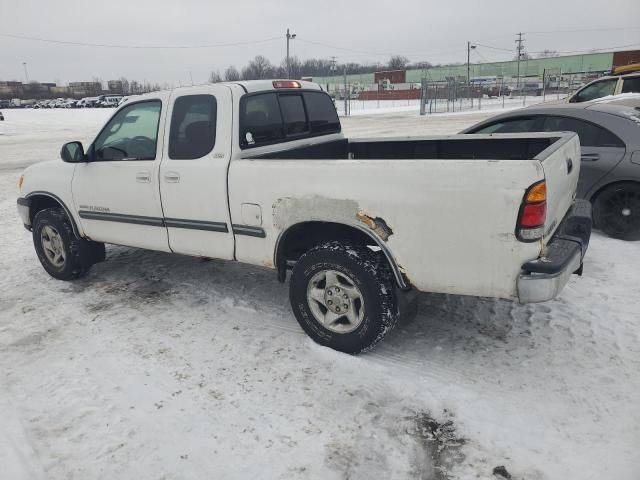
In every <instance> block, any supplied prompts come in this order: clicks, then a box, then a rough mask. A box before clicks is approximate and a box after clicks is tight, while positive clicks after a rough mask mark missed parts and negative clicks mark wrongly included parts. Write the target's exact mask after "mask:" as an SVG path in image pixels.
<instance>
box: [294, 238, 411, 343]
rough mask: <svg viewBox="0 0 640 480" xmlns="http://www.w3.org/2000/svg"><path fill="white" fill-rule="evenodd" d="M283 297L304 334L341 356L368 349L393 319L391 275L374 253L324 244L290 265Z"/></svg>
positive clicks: (395, 307) (395, 306) (395, 309)
mask: <svg viewBox="0 0 640 480" xmlns="http://www.w3.org/2000/svg"><path fill="white" fill-rule="evenodd" d="M289 296H290V300H291V306H292V308H293V312H294V314H295V316H296V319H297V320H298V323H300V326H301V327H302V328H303V329H304V331H305V332H306V333H307V334H308V335H309V336H310V337H311V338H312V339H313V340H314V341H315V342H317V343H319V344H320V345H324V346H327V347H330V348H333V349H335V350H339V351H341V352H345V353H352V354H355V353H360V352H362V351H365V350H369V349H371V348H372V347H373V346H374V345H375V344H376V343H378V342H379V341H380V340H382V339H383V338H384V336H385V335H386V334H387V333H388V332H389V331H391V329H392V328H393V327H394V326H395V325H396V323H397V321H398V317H399V311H398V303H397V299H396V296H395V294H394V284H393V275H392V274H391V271H390V269H389V266H388V264H387V262H386V259H385V258H384V256H383V255H382V254H381V253H380V252H374V251H372V250H371V249H369V248H368V247H366V246H361V245H346V244H344V243H340V242H330V243H325V244H323V245H319V246H317V247H314V248H312V249H311V250H309V251H308V252H306V253H305V254H304V255H302V256H301V257H300V259H299V260H298V261H297V262H296V265H295V267H294V269H293V273H292V275H291V283H290V286H289Z"/></svg>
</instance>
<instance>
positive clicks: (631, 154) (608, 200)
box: [461, 95, 640, 240]
mask: <svg viewBox="0 0 640 480" xmlns="http://www.w3.org/2000/svg"><path fill="white" fill-rule="evenodd" d="M557 131H571V132H576V133H577V134H578V136H579V137H580V145H581V147H582V161H581V171H580V179H579V181H578V192H577V195H578V197H580V198H586V199H587V200H589V201H590V202H591V203H592V204H593V221H594V224H595V226H596V227H597V228H599V229H600V230H602V231H603V232H604V233H606V234H607V235H609V236H611V237H614V238H619V239H623V240H640V95H639V96H638V97H634V98H622V99H619V100H607V101H597V100H596V101H592V102H584V103H562V104H552V105H540V106H532V107H529V108H523V109H519V110H514V111H511V112H508V113H503V114H501V115H497V116H495V117H492V118H490V119H488V120H485V121H483V122H480V123H478V124H476V125H474V126H472V127H470V128H468V129H466V130H463V131H462V132H461V133H520V132H557Z"/></svg>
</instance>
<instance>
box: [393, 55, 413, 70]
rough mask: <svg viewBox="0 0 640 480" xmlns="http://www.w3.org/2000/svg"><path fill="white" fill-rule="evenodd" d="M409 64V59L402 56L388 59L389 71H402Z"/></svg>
mask: <svg viewBox="0 0 640 480" xmlns="http://www.w3.org/2000/svg"><path fill="white" fill-rule="evenodd" d="M408 64H409V59H408V58H407V57H404V56H402V55H394V56H393V57H391V58H390V59H389V69H390V70H404V69H405V68H407V65H408Z"/></svg>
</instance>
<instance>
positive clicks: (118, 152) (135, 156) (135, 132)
mask: <svg viewBox="0 0 640 480" xmlns="http://www.w3.org/2000/svg"><path fill="white" fill-rule="evenodd" d="M161 107H162V103H161V102H160V101H159V100H152V101H149V102H140V103H135V104H133V105H129V106H127V107H124V108H123V109H122V110H120V111H119V112H118V113H116V115H115V116H114V117H113V118H112V119H111V120H110V121H109V123H108V124H107V125H106V126H105V128H104V129H103V130H102V131H101V132H100V134H99V135H98V138H96V141H95V142H94V152H95V160H155V158H156V145H157V142H158V123H159V122H160V109H161Z"/></svg>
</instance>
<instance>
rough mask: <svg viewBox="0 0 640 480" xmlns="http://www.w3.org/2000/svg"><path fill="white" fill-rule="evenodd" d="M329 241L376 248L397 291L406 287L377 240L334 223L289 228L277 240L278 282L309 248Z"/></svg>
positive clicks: (393, 262) (389, 257)
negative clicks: (389, 268)
mask: <svg viewBox="0 0 640 480" xmlns="http://www.w3.org/2000/svg"><path fill="white" fill-rule="evenodd" d="M332 240H340V241H345V242H349V243H351V244H355V245H365V246H372V247H379V248H380V249H381V250H382V251H383V253H384V254H385V257H386V258H387V261H388V262H389V266H390V267H391V270H392V271H393V273H394V276H395V278H396V283H397V284H398V286H399V287H400V288H403V289H405V288H407V284H406V282H405V280H404V278H403V277H402V274H401V273H400V270H399V268H398V266H397V264H396V262H395V260H394V259H393V257H392V256H391V253H390V252H389V251H388V249H387V248H386V246H385V245H384V242H382V241H381V240H377V239H376V238H375V237H374V236H373V234H369V233H368V232H366V231H364V230H360V229H359V228H356V227H353V226H350V225H345V224H342V223H334V222H303V223H298V224H296V225H293V226H291V227H289V228H288V229H287V230H286V231H284V232H283V233H282V235H281V236H280V238H279V240H278V243H277V245H276V252H275V259H274V263H275V266H276V269H277V270H278V280H280V281H281V282H284V280H285V278H286V275H287V268H289V267H290V266H291V265H292V264H293V263H294V262H296V261H297V260H298V258H300V256H302V254H303V253H305V252H307V251H308V250H310V249H311V248H313V247H315V246H316V245H319V244H321V243H326V242H329V241H332Z"/></svg>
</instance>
